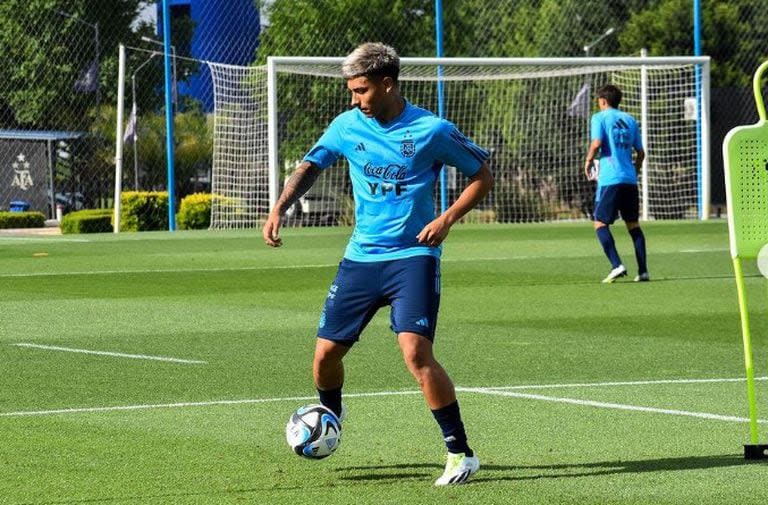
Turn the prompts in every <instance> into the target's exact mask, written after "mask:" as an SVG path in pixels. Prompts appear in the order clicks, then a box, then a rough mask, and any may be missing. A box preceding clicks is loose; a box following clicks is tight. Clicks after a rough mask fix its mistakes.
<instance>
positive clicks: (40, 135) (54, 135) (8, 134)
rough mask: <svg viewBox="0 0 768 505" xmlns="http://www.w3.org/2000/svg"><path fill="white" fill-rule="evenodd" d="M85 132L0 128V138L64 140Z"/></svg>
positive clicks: (74, 137)
mask: <svg viewBox="0 0 768 505" xmlns="http://www.w3.org/2000/svg"><path fill="white" fill-rule="evenodd" d="M83 135H85V132H67V131H56V130H0V139H12V140H65V139H76V138H79V137H82V136H83Z"/></svg>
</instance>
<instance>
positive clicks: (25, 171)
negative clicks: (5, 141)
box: [11, 153, 35, 191]
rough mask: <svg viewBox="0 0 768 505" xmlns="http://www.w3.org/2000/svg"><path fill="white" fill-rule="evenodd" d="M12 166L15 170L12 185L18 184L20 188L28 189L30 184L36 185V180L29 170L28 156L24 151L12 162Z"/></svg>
mask: <svg viewBox="0 0 768 505" xmlns="http://www.w3.org/2000/svg"><path fill="white" fill-rule="evenodd" d="M11 167H13V172H14V175H13V182H11V186H16V187H17V188H19V189H20V190H22V191H26V190H27V189H29V187H30V186H34V185H35V181H34V180H32V174H31V173H30V172H29V167H30V164H29V161H27V157H26V156H24V153H20V154H19V155H18V156H16V161H14V162H13V163H12V164H11Z"/></svg>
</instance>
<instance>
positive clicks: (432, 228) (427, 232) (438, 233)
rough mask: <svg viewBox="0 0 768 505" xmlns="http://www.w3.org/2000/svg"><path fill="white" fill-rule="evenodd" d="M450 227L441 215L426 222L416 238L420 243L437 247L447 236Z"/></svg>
mask: <svg viewBox="0 0 768 505" xmlns="http://www.w3.org/2000/svg"><path fill="white" fill-rule="evenodd" d="M450 229H451V227H450V225H448V223H447V222H446V221H445V219H443V218H442V216H441V217H438V218H437V219H435V220H433V221H432V222H430V223H428V224H427V226H425V227H424V228H423V229H422V230H421V232H420V233H419V234H418V235H416V240H418V241H419V243H421V244H424V245H428V246H430V247H437V246H439V245H440V244H442V243H443V240H445V237H447V236H448V232H449V231H450Z"/></svg>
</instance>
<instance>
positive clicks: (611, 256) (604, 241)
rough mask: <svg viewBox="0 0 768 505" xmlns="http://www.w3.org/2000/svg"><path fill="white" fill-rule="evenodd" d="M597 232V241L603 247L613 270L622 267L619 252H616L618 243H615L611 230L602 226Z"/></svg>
mask: <svg viewBox="0 0 768 505" xmlns="http://www.w3.org/2000/svg"><path fill="white" fill-rule="evenodd" d="M595 231H596V233H597V240H599V241H600V244H601V245H602V246H603V251H605V255H606V256H607V257H608V260H609V261H610V262H611V265H612V266H613V268H616V267H618V266H619V265H621V258H619V252H618V251H617V250H616V243H615V242H614V241H613V235H611V230H609V229H608V227H607V226H601V227H600V228H598V229H597V230H595Z"/></svg>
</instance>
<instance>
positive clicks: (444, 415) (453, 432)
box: [432, 400, 474, 457]
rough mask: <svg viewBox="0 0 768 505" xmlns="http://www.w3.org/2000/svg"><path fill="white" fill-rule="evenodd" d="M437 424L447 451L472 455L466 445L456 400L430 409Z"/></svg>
mask: <svg viewBox="0 0 768 505" xmlns="http://www.w3.org/2000/svg"><path fill="white" fill-rule="evenodd" d="M432 415H433V416H435V420H436V421H437V424H439V425H440V429H441V430H442V432H443V440H445V446H446V447H448V452H452V453H454V454H460V453H462V452H463V453H464V454H466V455H467V456H470V457H471V456H473V455H474V454H473V452H472V449H470V448H469V445H467V434H466V433H465V432H464V423H462V422H461V412H459V402H458V400H457V401H455V402H453V403H451V404H450V405H446V406H445V407H442V408H439V409H436V410H433V411H432Z"/></svg>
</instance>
